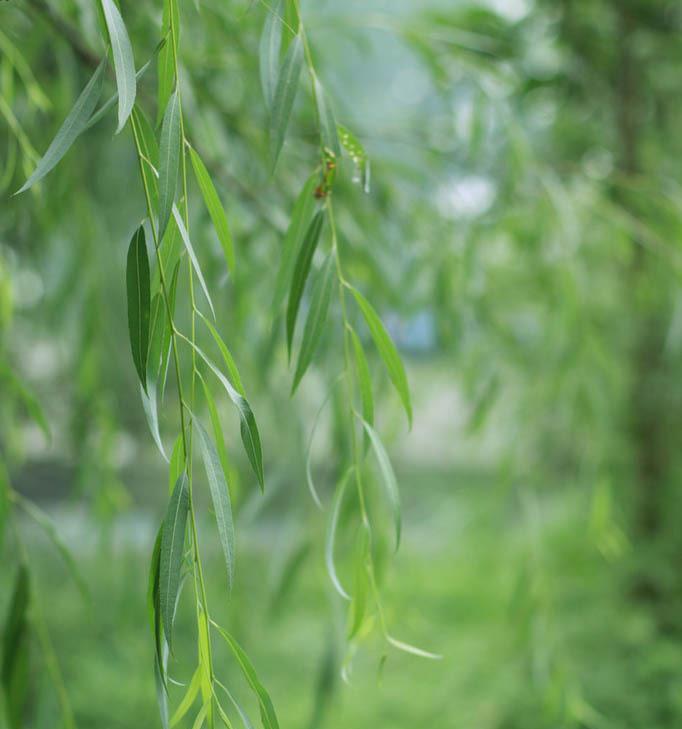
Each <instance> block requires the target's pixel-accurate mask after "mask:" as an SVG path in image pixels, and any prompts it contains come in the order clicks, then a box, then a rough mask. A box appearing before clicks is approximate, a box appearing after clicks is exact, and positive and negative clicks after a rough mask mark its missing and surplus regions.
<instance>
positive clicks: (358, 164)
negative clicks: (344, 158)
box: [337, 124, 370, 192]
mask: <svg viewBox="0 0 682 729" xmlns="http://www.w3.org/2000/svg"><path fill="white" fill-rule="evenodd" d="M337 131H338V136H339V141H340V142H341V144H342V145H343V148H344V149H345V150H346V152H348V154H349V156H350V158H351V159H352V160H353V164H354V165H355V175H354V177H353V182H359V183H360V184H361V185H362V188H363V190H364V191H365V192H369V182H370V179H369V178H370V165H369V157H368V156H367V152H365V148H364V147H363V146H362V144H361V143H360V140H359V139H358V138H357V137H356V136H355V135H354V134H353V132H351V131H350V130H349V129H346V127H343V126H341V125H340V124H339V125H337Z"/></svg>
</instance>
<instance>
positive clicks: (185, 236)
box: [173, 203, 215, 319]
mask: <svg viewBox="0 0 682 729" xmlns="http://www.w3.org/2000/svg"><path fill="white" fill-rule="evenodd" d="M173 218H174V220H175V224H176V225H177V227H178V230H179V231H180V237H181V238H182V242H183V245H184V246H185V250H186V251H187V255H188V256H189V260H190V261H191V262H192V268H193V269H194V273H196V275H197V278H198V279H199V285H200V286H201V290H202V291H203V292H204V296H205V297H206V301H208V305H209V307H210V308H211V314H213V318H214V319H215V309H214V308H213V300H212V299H211V294H210V293H209V292H208V286H206V281H205V279H204V274H203V273H202V271H201V266H200V265H199V259H198V258H197V254H196V253H195V252H194V247H193V246H192V241H191V240H190V237H189V233H188V232H187V228H185V224H184V223H183V221H182V216H181V215H180V211H179V210H178V207H177V205H175V203H173Z"/></svg>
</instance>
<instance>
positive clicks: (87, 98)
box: [15, 61, 106, 195]
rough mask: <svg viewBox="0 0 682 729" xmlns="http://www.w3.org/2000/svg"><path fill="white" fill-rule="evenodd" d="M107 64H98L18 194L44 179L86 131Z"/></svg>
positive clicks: (100, 89)
mask: <svg viewBox="0 0 682 729" xmlns="http://www.w3.org/2000/svg"><path fill="white" fill-rule="evenodd" d="M105 66H106V62H105V61H102V62H101V63H100V64H99V66H97V69H96V70H95V73H93V74H92V77H91V78H90V80H89V81H88V83H87V85H86V87H85V88H84V89H83V91H82V92H81V95H80V96H79V97H78V99H76V103H75V104H74V105H73V108H72V109H71V111H70V112H69V114H68V116H67V117H66V119H65V120H64V123H63V124H62V125H61V127H60V128H59V131H58V132H57V134H56V135H55V138H54V139H53V140H52V142H50V146H49V147H48V148H47V151H46V152H45V154H44V155H43V156H42V157H41V158H40V161H39V162H38V165H37V167H36V168H35V170H34V171H33V174H32V175H31V176H30V177H29V178H28V180H26V182H25V183H24V185H23V186H22V187H21V189H19V190H17V192H16V193H15V194H16V195H18V194H19V193H20V192H25V191H26V190H29V189H30V188H31V187H33V185H35V184H36V182H38V181H39V180H42V179H43V177H45V175H47V174H48V173H49V172H50V171H51V170H52V169H53V168H54V167H55V166H56V165H57V164H58V163H59V162H60V160H61V159H62V157H64V155H65V154H66V153H67V152H68V151H69V149H70V148H71V145H72V144H73V143H74V142H75V141H76V139H77V138H78V137H79V136H80V134H82V133H83V131H85V129H86V127H87V124H88V119H89V118H90V115H91V114H92V112H93V111H94V109H95V107H96V106H97V102H98V101H99V97H100V96H101V95H102V84H103V81H104V68H105Z"/></svg>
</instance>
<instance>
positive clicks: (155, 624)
mask: <svg viewBox="0 0 682 729" xmlns="http://www.w3.org/2000/svg"><path fill="white" fill-rule="evenodd" d="M162 534H163V524H161V526H160V527H159V531H158V532H157V534H156V540H155V541H154V549H153V550H152V559H151V563H150V565H149V584H148V587H147V613H148V615H149V625H150V628H151V631H152V637H153V639H154V677H155V680H156V699H157V701H158V704H159V713H160V715H161V724H162V725H163V727H164V729H167V727H168V695H167V694H168V686H167V683H166V662H167V658H168V650H167V644H166V641H165V639H164V637H163V627H162V625H161V603H160V597H159V580H160V573H159V569H160V563H161V538H162Z"/></svg>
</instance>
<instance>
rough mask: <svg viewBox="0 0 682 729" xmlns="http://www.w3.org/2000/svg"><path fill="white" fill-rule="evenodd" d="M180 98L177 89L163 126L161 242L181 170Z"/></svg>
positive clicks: (161, 152)
mask: <svg viewBox="0 0 682 729" xmlns="http://www.w3.org/2000/svg"><path fill="white" fill-rule="evenodd" d="M181 141H182V140H181V139H180V97H179V96H178V91H177V89H176V90H175V91H174V92H173V95H172V96H171V97H170V99H169V101H168V105H167V106H166V111H165V113H164V115H163V124H162V125H161V144H160V149H159V240H160V239H161V238H163V234H164V233H165V231H166V226H167V225H168V221H169V220H170V216H171V212H172V209H173V203H174V201H175V190H176V188H177V184H178V171H179V169H180V147H181Z"/></svg>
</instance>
